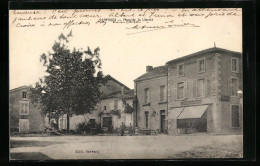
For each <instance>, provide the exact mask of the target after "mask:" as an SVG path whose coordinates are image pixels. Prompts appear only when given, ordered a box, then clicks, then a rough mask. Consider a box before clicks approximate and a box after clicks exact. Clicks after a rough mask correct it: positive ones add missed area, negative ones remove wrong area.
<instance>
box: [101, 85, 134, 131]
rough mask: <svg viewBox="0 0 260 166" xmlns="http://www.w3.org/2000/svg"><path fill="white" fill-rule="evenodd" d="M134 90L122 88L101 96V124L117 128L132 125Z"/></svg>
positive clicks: (109, 127)
mask: <svg viewBox="0 0 260 166" xmlns="http://www.w3.org/2000/svg"><path fill="white" fill-rule="evenodd" d="M133 99H134V90H124V89H122V91H119V92H115V93H112V94H110V95H106V96H103V97H102V99H101V100H100V109H101V110H100V119H101V126H102V127H107V128H108V129H114V130H115V129H119V128H120V125H121V124H122V123H124V125H125V126H127V127H129V126H133V120H134V116H133V113H134V107H133Z"/></svg>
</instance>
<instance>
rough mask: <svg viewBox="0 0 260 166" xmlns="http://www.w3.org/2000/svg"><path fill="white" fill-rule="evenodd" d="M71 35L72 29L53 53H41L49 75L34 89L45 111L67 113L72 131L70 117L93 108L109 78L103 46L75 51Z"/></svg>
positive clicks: (51, 114) (48, 112)
mask: <svg viewBox="0 0 260 166" xmlns="http://www.w3.org/2000/svg"><path fill="white" fill-rule="evenodd" d="M71 36H72V32H70V33H69V34H68V35H67V36H65V35H63V34H61V35H60V36H59V37H58V42H56V41H55V43H54V45H53V47H52V50H53V52H52V53H50V52H49V53H48V54H47V55H46V54H42V55H41V57H40V61H41V62H43V66H44V67H45V68H46V72H47V76H45V77H44V78H43V79H40V81H39V82H37V83H36V85H35V87H34V88H33V87H31V88H30V89H31V90H30V92H31V95H30V96H31V97H30V98H31V100H32V101H33V102H34V103H38V106H39V107H40V108H41V110H42V112H43V113H44V114H48V115H49V116H56V118H58V117H59V116H60V115H63V114H67V131H68V132H69V117H71V116H72V115H73V114H75V115H84V114H86V113H90V112H91V111H93V110H94V108H95V106H96V105H97V103H98V101H99V99H100V97H101V91H100V87H101V86H102V85H105V83H106V81H107V78H106V77H105V76H104V75H103V73H102V71H101V59H100V57H99V51H100V49H99V48H98V47H97V48H96V49H94V51H93V52H92V51H91V49H90V48H89V47H88V48H87V50H82V51H80V50H79V49H76V48H74V49H73V50H72V51H71V50H70V49H69V42H70V38H71Z"/></svg>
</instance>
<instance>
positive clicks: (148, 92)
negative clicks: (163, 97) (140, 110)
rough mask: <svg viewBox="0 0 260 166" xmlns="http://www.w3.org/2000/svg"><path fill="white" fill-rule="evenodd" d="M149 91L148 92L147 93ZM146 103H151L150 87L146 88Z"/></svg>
mask: <svg viewBox="0 0 260 166" xmlns="http://www.w3.org/2000/svg"><path fill="white" fill-rule="evenodd" d="M146 91H147V94H146ZM144 103H145V104H149V103H150V88H145V89H144Z"/></svg>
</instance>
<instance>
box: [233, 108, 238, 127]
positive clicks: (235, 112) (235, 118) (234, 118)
mask: <svg viewBox="0 0 260 166" xmlns="http://www.w3.org/2000/svg"><path fill="white" fill-rule="evenodd" d="M231 126H232V127H239V106H238V105H231Z"/></svg>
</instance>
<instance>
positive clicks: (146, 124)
mask: <svg viewBox="0 0 260 166" xmlns="http://www.w3.org/2000/svg"><path fill="white" fill-rule="evenodd" d="M144 114H145V128H148V115H149V112H148V111H146V112H145V113H144Z"/></svg>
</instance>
